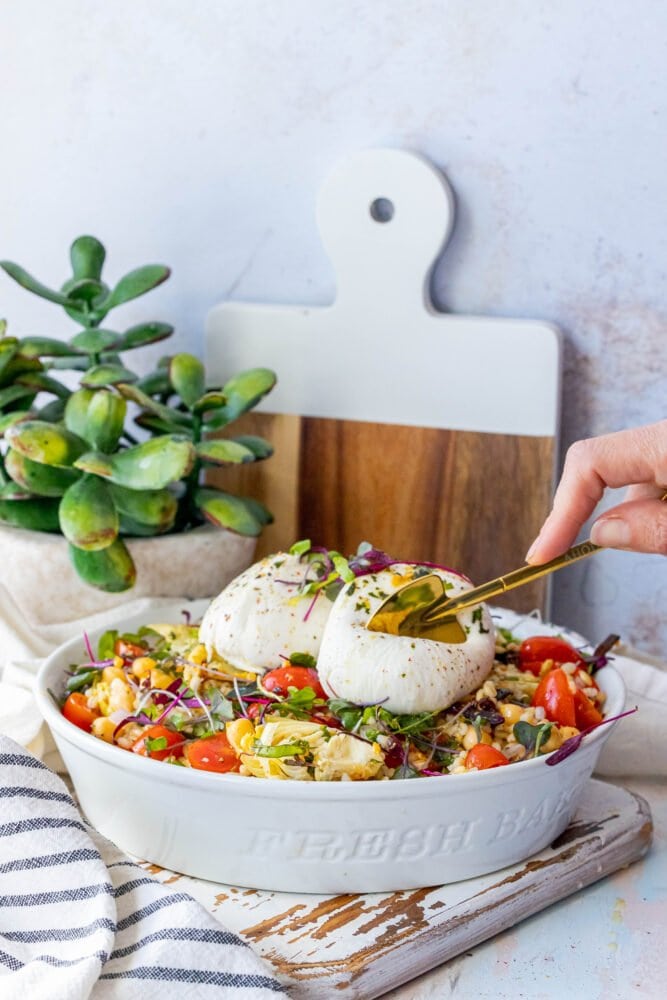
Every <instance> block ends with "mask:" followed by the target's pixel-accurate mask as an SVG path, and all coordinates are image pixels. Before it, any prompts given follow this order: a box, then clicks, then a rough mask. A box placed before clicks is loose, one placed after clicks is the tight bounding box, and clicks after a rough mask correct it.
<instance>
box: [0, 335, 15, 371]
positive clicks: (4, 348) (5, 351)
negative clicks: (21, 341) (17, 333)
mask: <svg viewBox="0 0 667 1000" xmlns="http://www.w3.org/2000/svg"><path fill="white" fill-rule="evenodd" d="M18 352H19V346H18V341H17V339H16V337H5V338H4V339H3V340H0V372H2V370H3V368H5V367H6V366H7V365H8V364H9V362H10V361H11V360H12V358H13V357H14V356H15V355H16V354H18Z"/></svg>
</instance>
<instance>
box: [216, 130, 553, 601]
mask: <svg viewBox="0 0 667 1000" xmlns="http://www.w3.org/2000/svg"><path fill="white" fill-rule="evenodd" d="M453 215H454V199H453V195H452V192H451V189H450V187H449V184H448V182H447V180H446V178H445V177H444V175H443V174H442V173H441V172H440V171H438V170H437V169H436V168H435V167H433V166H432V165H431V164H430V163H428V162H427V161H426V160H424V159H423V158H422V157H420V156H416V155H415V154H412V153H408V152H405V151H401V150H387V149H377V150H366V151H363V152H359V153H355V154H354V155H351V156H348V157H346V158H345V159H343V160H342V161H341V162H339V163H338V164H337V165H336V167H335V169H334V170H333V172H332V173H331V174H330V176H329V177H328V178H327V179H326V181H325V183H324V185H323V187H322V190H321V194H320V198H319V203H318V225H319V229H320V233H321V236H322V241H323V243H324V246H325V248H326V250H327V252H328V253H329V256H330V258H331V261H332V263H333V265H334V268H335V271H336V276H337V295H336V299H335V301H334V302H333V303H331V304H328V305H324V306H312V305H308V306H285V305H269V304H255V303H242V302H223V303H221V304H220V305H218V306H216V307H215V308H214V309H212V310H211V312H210V313H209V315H208V319H207V335H206V353H207V366H208V370H209V373H210V377H211V378H212V380H213V381H215V382H220V381H224V380H225V379H226V378H228V377H229V376H230V375H231V374H233V373H234V372H236V371H239V370H241V369H243V368H252V367H260V366H261V367H269V368H273V369H274V370H275V371H276V372H277V374H278V386H277V387H276V389H275V390H274V391H273V392H272V393H271V394H270V395H269V396H268V397H267V398H266V400H265V401H264V403H263V404H262V405H261V407H260V408H259V411H257V412H254V413H252V414H249V415H247V416H246V417H245V418H244V419H243V421H242V422H241V423H242V430H243V431H244V432H245V433H258V434H262V435H264V436H265V437H267V438H269V439H270V440H271V441H272V442H273V444H274V445H275V456H274V458H272V459H271V460H270V461H268V462H265V463H261V464H258V465H256V466H253V467H245V468H241V469H225V470H222V471H216V473H215V474H213V477H212V478H214V479H215V481H216V482H218V483H219V484H220V485H222V486H224V487H226V488H229V489H230V490H232V491H234V492H241V493H248V494H250V495H254V496H257V497H259V498H260V499H262V500H264V502H265V503H267V505H268V506H269V507H270V508H271V510H272V511H273V513H274V515H275V524H274V525H273V526H272V527H271V528H270V529H268V530H267V532H266V535H265V536H264V538H263V539H262V542H261V543H260V552H267V551H271V550H275V549H278V548H284V547H285V546H288V545H290V544H291V543H292V542H293V541H294V540H295V539H297V538H304V537H309V538H311V539H312V540H313V541H314V542H317V543H319V544H324V545H326V546H328V547H330V548H336V549H338V550H340V551H343V552H345V553H350V552H353V551H354V550H355V549H356V547H357V544H358V543H359V542H360V541H362V540H368V541H371V542H373V543H374V544H375V545H376V546H378V547H379V548H382V549H385V550H386V551H388V552H390V553H392V554H393V555H396V556H397V557H399V558H401V557H402V558H407V559H427V560H431V561H435V562H440V563H444V564H446V565H449V566H452V567H455V568H459V569H461V570H463V571H464V572H466V573H468V575H470V576H471V577H472V578H473V579H474V580H476V581H478V582H481V581H483V580H485V579H489V578H491V577H494V576H496V575H498V574H500V573H502V572H504V571H507V570H509V569H512V568H514V567H515V566H518V565H520V563H521V562H522V561H523V557H524V554H525V552H526V549H527V547H528V545H529V543H530V542H531V541H532V539H533V537H534V536H535V534H536V533H537V530H538V529H539V527H540V525H541V523H542V521H543V519H544V517H545V515H546V513H547V512H548V508H549V503H550V497H551V491H552V487H553V473H554V460H555V455H556V444H557V432H558V417H559V380H560V345H559V336H558V331H557V330H556V328H555V327H553V326H552V325H550V324H548V323H544V322H539V321H534V320H526V319H507V318H498V317H494V318H485V317H474V316H454V315H451V314H445V313H442V312H438V311H436V310H435V308H434V307H433V304H432V302H431V299H430V295H429V280H430V275H431V270H432V267H433V265H434V262H435V261H436V259H437V257H438V255H439V253H440V252H441V250H442V249H443V247H444V245H445V244H446V242H447V239H448V237H449V234H450V232H451V228H452V224H453ZM240 429H241V428H240V425H239V424H235V425H234V427H233V428H232V429H231V432H230V433H231V434H232V435H233V434H234V433H239V430H240ZM546 586H547V584H546V583H545V582H544V581H536V582H535V583H534V584H532V585H530V586H527V587H524V588H522V589H521V590H518V591H516V592H515V593H514V594H512V595H508V598H507V601H506V604H507V606H509V607H515V608H516V609H517V610H521V611H528V610H531V609H532V608H535V607H540V608H541V609H542V610H545V595H546Z"/></svg>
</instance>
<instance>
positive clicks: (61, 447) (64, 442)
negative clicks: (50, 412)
mask: <svg viewBox="0 0 667 1000" xmlns="http://www.w3.org/2000/svg"><path fill="white" fill-rule="evenodd" d="M5 437H6V438H7V440H8V441H9V443H10V445H11V447H12V448H16V450H17V451H19V452H20V453H21V454H22V455H25V457H26V458H30V459H32V461H33V462H43V463H44V464H45V465H59V466H63V467H68V466H71V465H73V464H74V462H75V460H76V459H77V458H78V457H79V455H82V454H83V453H84V451H85V450H86V448H87V447H88V445H87V444H86V442H85V441H83V440H82V439H81V438H80V437H78V436H77V435H76V434H72V433H71V431H68V430H67V429H66V428H65V427H59V426H57V425H55V424H48V423H46V422H45V421H42V420H25V421H24V422H23V423H20V424H14V426H13V427H10V428H9V429H8V430H7V431H6V432H5Z"/></svg>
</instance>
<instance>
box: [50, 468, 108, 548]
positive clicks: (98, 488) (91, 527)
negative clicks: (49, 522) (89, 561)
mask: <svg viewBox="0 0 667 1000" xmlns="http://www.w3.org/2000/svg"><path fill="white" fill-rule="evenodd" d="M58 515H59V518H60V528H61V530H62V533H63V535H64V536H65V538H66V539H67V541H68V542H71V544H72V545H75V546H76V547H77V548H78V549H85V550H86V552H97V551H98V550H99V549H106V548H108V547H109V545H111V543H112V542H114V541H115V539H116V537H117V535H118V512H117V510H116V507H115V504H114V502H113V498H112V496H111V491H110V490H109V487H108V486H107V484H106V483H105V482H103V481H102V480H101V479H99V478H98V477H97V476H82V478H81V479H79V480H78V482H76V483H74V484H73V485H72V486H70V487H69V489H68V490H67V492H66V493H65V495H64V496H63V498H62V500H61V501H60V510H59V512H58Z"/></svg>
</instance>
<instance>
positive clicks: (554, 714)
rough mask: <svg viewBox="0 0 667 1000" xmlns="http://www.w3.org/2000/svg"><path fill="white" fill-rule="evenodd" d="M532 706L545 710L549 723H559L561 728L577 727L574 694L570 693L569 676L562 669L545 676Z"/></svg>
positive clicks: (551, 671)
mask: <svg viewBox="0 0 667 1000" xmlns="http://www.w3.org/2000/svg"><path fill="white" fill-rule="evenodd" d="M584 697H585V695H584ZM531 705H534V706H535V707H541V708H543V709H544V713H545V715H546V717H547V719H548V720H549V722H557V723H558V725H559V726H574V725H576V716H575V710H574V694H573V693H572V691H570V685H569V683H568V679H567V674H566V673H565V671H564V670H561V668H560V667H555V668H554V669H553V670H550V671H549V673H548V674H545V675H544V677H543V678H542V680H541V681H540V683H539V684H538V686H537V690H536V692H535V694H534V695H533V700H532V702H531Z"/></svg>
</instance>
